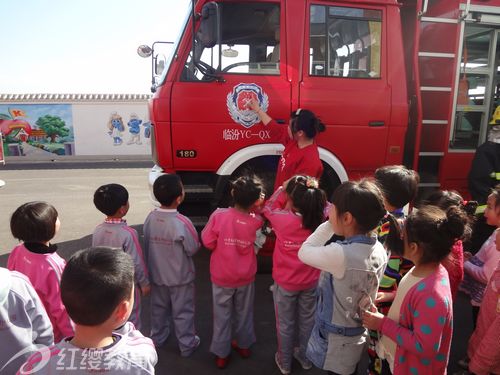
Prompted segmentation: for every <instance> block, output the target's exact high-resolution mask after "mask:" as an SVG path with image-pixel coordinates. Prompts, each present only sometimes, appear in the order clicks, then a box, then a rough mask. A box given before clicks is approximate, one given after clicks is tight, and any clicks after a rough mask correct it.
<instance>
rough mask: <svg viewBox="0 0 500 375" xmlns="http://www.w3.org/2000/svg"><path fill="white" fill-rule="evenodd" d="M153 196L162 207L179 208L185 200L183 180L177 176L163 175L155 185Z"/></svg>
mask: <svg viewBox="0 0 500 375" xmlns="http://www.w3.org/2000/svg"><path fill="white" fill-rule="evenodd" d="M153 194H154V196H155V198H156V200H157V201H158V202H160V204H161V205H162V206H166V207H170V206H172V205H174V206H175V207H177V206H178V205H180V204H181V203H182V200H183V198H184V188H183V186H182V182H181V178H180V177H179V176H178V175H176V174H164V175H161V176H160V177H158V178H157V179H156V180H155V182H154V184H153Z"/></svg>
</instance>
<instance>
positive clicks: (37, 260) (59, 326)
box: [7, 202, 73, 343]
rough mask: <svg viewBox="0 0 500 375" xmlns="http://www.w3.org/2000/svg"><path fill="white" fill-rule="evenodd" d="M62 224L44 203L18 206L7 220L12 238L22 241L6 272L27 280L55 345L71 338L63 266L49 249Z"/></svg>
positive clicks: (9, 261)
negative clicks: (63, 292)
mask: <svg viewBox="0 0 500 375" xmlns="http://www.w3.org/2000/svg"><path fill="white" fill-rule="evenodd" d="M60 225H61V223H60V221H59V218H58V213H57V211H56V209H55V208H54V207H53V206H52V205H50V204H48V203H45V202H29V203H25V204H23V205H21V206H20V207H19V208H18V209H17V210H16V211H14V213H13V214H12V217H11V219H10V229H11V231H12V235H13V236H14V237H15V238H17V239H19V240H21V241H23V243H21V244H19V245H17V246H16V247H15V248H14V250H12V252H11V253H10V255H9V259H8V261H7V268H8V269H9V270H11V271H18V272H20V273H22V274H24V275H26V276H27V277H28V279H29V280H30V281H31V284H33V287H34V288H35V290H36V292H37V293H38V296H39V297H40V299H41V300H42V303H43V305H44V306H45V310H47V314H48V316H49V319H50V321H51V322H52V327H53V329H54V342H56V343H57V342H59V341H60V340H62V339H63V338H64V337H66V336H71V335H72V334H73V325H72V322H71V320H70V319H69V316H68V314H67V313H66V308H65V307H64V305H63V303H62V301H61V293H60V282H61V275H62V272H63V270H64V266H65V265H66V262H65V261H64V259H63V258H61V257H60V256H59V255H58V254H57V253H56V250H57V246H55V245H51V244H50V240H51V239H52V238H54V236H55V235H56V233H57V231H58V230H59V227H60Z"/></svg>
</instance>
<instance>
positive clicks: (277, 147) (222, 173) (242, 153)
mask: <svg viewBox="0 0 500 375" xmlns="http://www.w3.org/2000/svg"><path fill="white" fill-rule="evenodd" d="M284 148H285V147H284V146H283V145H282V144H279V143H265V144H258V145H253V146H248V147H245V148H242V149H241V150H238V151H237V152H235V153H234V154H232V155H230V156H229V157H228V158H227V159H226V160H225V161H224V163H222V165H221V166H220V167H219V169H218V170H217V172H216V174H217V177H218V178H217V184H216V186H215V196H216V197H220V196H221V194H222V190H223V189H224V186H226V184H227V182H228V181H229V179H230V177H231V175H232V174H233V172H234V171H236V169H237V168H238V167H239V166H241V165H242V164H244V163H245V162H247V161H249V160H251V159H254V158H257V157H259V156H279V155H281V153H282V152H283V150H284ZM318 151H319V157H320V159H321V160H322V161H323V162H324V163H325V164H327V165H328V166H330V167H331V168H332V170H333V171H334V172H335V173H336V175H337V176H338V178H339V180H340V182H344V181H347V180H348V176H347V171H346V169H345V168H344V165H343V164H342V162H341V161H340V160H339V159H338V158H337V157H336V156H335V155H334V154H333V153H331V152H330V151H328V150H327V149H325V148H323V147H318ZM216 200H217V199H216Z"/></svg>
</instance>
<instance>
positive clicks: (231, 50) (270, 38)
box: [182, 2, 280, 81]
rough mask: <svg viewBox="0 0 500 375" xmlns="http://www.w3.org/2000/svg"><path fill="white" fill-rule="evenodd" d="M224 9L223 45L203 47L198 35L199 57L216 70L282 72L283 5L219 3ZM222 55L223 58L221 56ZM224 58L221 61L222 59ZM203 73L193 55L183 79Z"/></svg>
mask: <svg viewBox="0 0 500 375" xmlns="http://www.w3.org/2000/svg"><path fill="white" fill-rule="evenodd" d="M219 7H220V8H221V12H220V13H221V22H220V24H221V45H220V49H221V50H220V51H219V45H215V46H214V47H212V48H202V47H201V43H200V42H199V40H200V37H201V35H200V34H199V32H198V34H197V36H196V40H195V42H196V47H195V54H196V59H197V60H199V61H201V62H202V63H205V64H206V65H208V66H210V67H212V68H213V71H221V72H223V73H240V74H261V75H262V74H265V75H273V74H279V61H280V6H279V4H275V3H262V2H243V3H219ZM219 56H220V58H219ZM219 60H220V61H219ZM202 79H203V74H201V72H199V71H198V70H197V69H196V66H195V64H193V63H192V51H191V53H190V54H189V56H188V58H187V60H186V63H185V68H184V71H183V74H182V80H183V81H198V80H202Z"/></svg>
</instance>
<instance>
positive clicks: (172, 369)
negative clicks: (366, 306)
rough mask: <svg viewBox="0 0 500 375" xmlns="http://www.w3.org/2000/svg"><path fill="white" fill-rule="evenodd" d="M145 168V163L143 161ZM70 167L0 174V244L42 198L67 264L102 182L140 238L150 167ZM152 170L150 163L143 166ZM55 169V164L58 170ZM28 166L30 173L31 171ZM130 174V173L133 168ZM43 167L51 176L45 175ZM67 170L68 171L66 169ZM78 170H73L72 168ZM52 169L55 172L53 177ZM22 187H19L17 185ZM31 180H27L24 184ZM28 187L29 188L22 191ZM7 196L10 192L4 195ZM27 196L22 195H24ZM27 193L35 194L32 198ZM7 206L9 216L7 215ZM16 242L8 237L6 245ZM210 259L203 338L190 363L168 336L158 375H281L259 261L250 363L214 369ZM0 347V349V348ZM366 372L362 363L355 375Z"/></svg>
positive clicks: (458, 314) (467, 329) (465, 306)
mask: <svg viewBox="0 0 500 375" xmlns="http://www.w3.org/2000/svg"><path fill="white" fill-rule="evenodd" d="M140 163H142V162H140ZM78 164H79V163H75V165H71V167H70V166H69V165H68V164H65V165H66V168H52V165H51V164H49V166H47V163H41V164H39V165H32V164H30V165H29V166H25V167H23V168H13V167H12V166H13V165H12V164H11V166H10V168H9V169H8V170H5V169H2V170H0V179H2V180H5V181H6V186H5V187H3V188H2V189H0V234H1V236H2V237H0V241H2V242H5V238H3V237H8V232H9V231H8V230H6V229H5V225H6V223H7V222H8V218H9V217H10V214H11V212H12V211H13V210H12V207H17V206H18V205H19V204H21V203H24V202H26V201H29V200H33V199H31V198H35V199H42V200H47V201H49V202H54V200H55V201H56V202H57V204H56V203H54V205H55V206H56V208H57V209H58V210H59V212H60V216H63V215H64V220H63V226H62V229H61V232H65V233H64V235H63V234H62V233H61V234H60V235H58V236H57V237H56V238H55V240H56V241H55V242H56V243H57V244H58V248H59V250H58V252H59V253H60V255H61V256H62V257H63V258H65V259H68V258H69V257H70V256H71V255H72V254H73V253H74V252H76V251H77V250H79V249H83V248H86V247H89V246H90V244H91V235H90V233H91V230H88V228H89V227H90V228H93V226H95V225H96V224H97V223H99V222H100V221H101V220H102V215H101V214H99V213H98V212H95V211H96V210H95V208H93V206H92V201H91V194H92V193H93V191H94V190H95V187H97V186H99V185H100V184H102V183H109V182H119V183H123V184H124V185H125V186H126V187H127V188H128V189H129V192H130V199H131V211H130V213H129V215H127V217H128V221H129V224H130V225H131V226H132V227H134V228H135V229H136V230H137V231H138V232H139V233H140V234H141V233H142V222H143V220H144V218H145V216H146V215H147V212H149V210H150V208H151V206H150V203H149V191H148V187H147V168H145V167H146V166H145V165H142V164H133V163H130V164H129V165H127V164H124V165H120V166H118V165H116V164H115V163H114V162H111V164H109V165H108V164H103V163H96V164H94V165H92V166H91V165H89V164H88V163H86V164H85V165H84V166H83V168H78ZM148 164H149V165H150V163H148ZM58 165H59V164H58ZM28 167H29V168H28ZM130 167H135V168H130ZM47 168H48V169H47ZM67 168H71V169H67ZM75 168H77V169H75ZM55 169H60V170H58V171H56V170H55ZM20 180H22V181H20ZM28 180H29V181H28ZM25 185H28V186H27V187H26V186H25ZM9 189H10V190H9ZM25 189H27V190H25ZM30 191H32V192H33V193H29V192H30ZM7 207H9V209H6V208H7ZM9 241H10V242H14V240H13V239H12V238H11V236H10V238H8V240H7V242H9ZM11 249H12V247H11V246H9V247H8V248H5V245H3V246H2V248H0V250H3V251H2V252H1V253H0V254H2V255H0V266H3V267H4V266H5V265H6V262H7V258H8V253H9V252H10V250H11ZM209 261H210V255H209V252H208V251H207V250H205V249H200V251H199V252H198V253H197V254H196V255H195V256H194V262H195V266H196V272H197V278H196V282H195V285H196V328H197V332H198V335H199V336H200V337H201V345H200V347H199V348H198V350H197V351H196V352H195V353H194V354H193V355H192V356H191V357H189V358H182V357H181V356H180V355H179V350H178V348H177V343H176V339H175V337H174V334H173V333H172V334H171V336H170V337H169V339H168V340H167V342H166V343H165V344H164V345H163V346H162V347H161V348H159V349H158V364H157V366H156V372H157V373H158V374H218V375H220V374H238V375H241V374H259V375H262V374H271V375H272V374H280V372H279V370H278V369H277V367H276V365H275V364H274V353H275V351H276V329H275V319H274V308H273V301H272V294H271V292H270V291H269V286H270V285H271V284H272V278H271V275H270V272H269V270H270V266H271V265H270V259H269V258H263V259H261V260H260V262H259V263H260V264H259V269H260V271H261V272H260V273H258V274H257V275H256V281H255V284H256V298H255V330H256V335H257V343H256V344H255V345H254V346H253V347H252V356H251V357H250V358H248V359H242V358H240V357H239V356H238V355H237V354H236V353H234V352H233V354H232V356H231V360H230V363H229V365H228V367H227V368H226V369H225V370H219V369H217V368H216V367H215V364H214V356H213V355H212V354H211V353H209V346H210V339H211V335H212V298H211V284H210V275H209ZM470 310H471V309H470V304H469V303H468V301H467V299H466V297H465V296H464V295H459V297H458V299H457V301H455V304H454V312H455V319H454V337H453V343H452V349H451V354H450V365H449V373H450V374H453V372H455V371H456V370H458V368H457V366H456V362H457V361H458V359H460V358H462V357H463V355H464V354H465V352H466V346H467V341H468V338H469V336H470V334H471V330H472V323H471V322H472V318H471V312H470ZM142 319H143V325H144V329H143V332H144V333H146V335H147V333H148V332H149V324H150V323H149V322H150V319H149V299H148V298H144V300H143V315H142ZM0 348H1V343H0ZM293 366H294V367H293V369H292V370H293V373H294V374H310V375H315V374H324V373H325V372H324V371H322V370H319V369H316V368H313V369H311V370H308V371H305V370H302V368H301V367H300V366H299V365H298V363H297V362H294V364H293ZM365 371H366V367H365V362H363V363H362V364H361V365H360V367H359V369H358V374H364V373H365Z"/></svg>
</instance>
